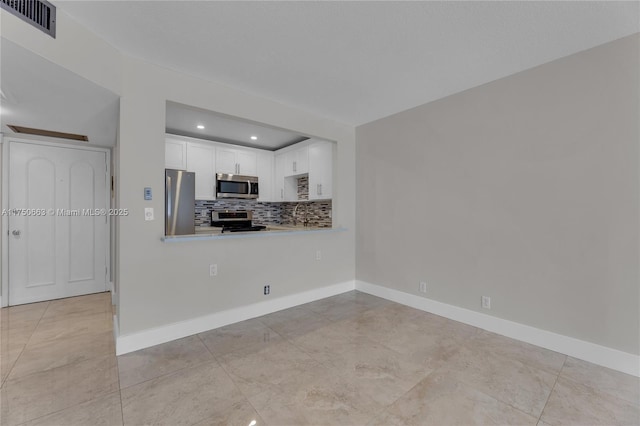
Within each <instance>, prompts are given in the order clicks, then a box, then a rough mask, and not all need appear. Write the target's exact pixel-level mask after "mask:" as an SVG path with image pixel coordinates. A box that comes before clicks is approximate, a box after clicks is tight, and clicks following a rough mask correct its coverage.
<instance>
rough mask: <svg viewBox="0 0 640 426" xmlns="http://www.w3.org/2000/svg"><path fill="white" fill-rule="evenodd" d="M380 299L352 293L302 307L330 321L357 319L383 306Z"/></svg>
mask: <svg viewBox="0 0 640 426" xmlns="http://www.w3.org/2000/svg"><path fill="white" fill-rule="evenodd" d="M383 305H384V302H381V301H380V299H379V298H377V297H375V296H368V295H364V294H363V293H357V292H350V293H346V294H341V295H338V296H333V297H328V298H326V299H321V300H317V301H315V302H311V303H307V304H304V305H302V306H301V307H303V308H305V309H308V310H310V311H313V312H315V313H317V314H320V315H322V316H323V317H325V318H326V319H328V320H330V321H341V320H344V319H349V318H355V317H356V316H358V315H359V314H361V313H363V312H366V311H368V310H371V309H375V308H378V307H380V306H383Z"/></svg>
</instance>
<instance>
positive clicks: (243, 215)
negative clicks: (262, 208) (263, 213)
mask: <svg viewBox="0 0 640 426" xmlns="http://www.w3.org/2000/svg"><path fill="white" fill-rule="evenodd" d="M252 220H253V212H252V211H251V210H240V211H235V212H230V211H226V210H225V211H212V212H211V226H216V227H219V228H222V230H221V231H220V232H221V233H225V232H251V231H262V230H264V229H266V228H267V227H266V226H264V225H253V224H252V223H251V221H252Z"/></svg>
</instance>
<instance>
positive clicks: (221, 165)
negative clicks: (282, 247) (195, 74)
mask: <svg viewBox="0 0 640 426" xmlns="http://www.w3.org/2000/svg"><path fill="white" fill-rule="evenodd" d="M335 156H336V143H335V142H333V141H328V140H323V139H319V138H314V137H309V136H306V135H300V134H297V133H295V132H292V131H289V130H284V129H279V128H274V127H269V126H266V125H263V124H257V123H254V122H249V121H246V120H243V119H240V118H235V117H229V116H225V115H221V114H217V113H215V112H212V111H207V110H203V109H199V108H195V107H191V106H186V105H182V104H178V103H175V102H167V109H166V137H165V208H164V216H165V236H166V237H179V236H220V235H225V234H237V233H250V232H263V233H264V232H290V231H312V230H324V229H331V228H332V225H333V222H332V196H333V188H334V180H333V172H334V170H333V169H334V167H333V165H334V163H335Z"/></svg>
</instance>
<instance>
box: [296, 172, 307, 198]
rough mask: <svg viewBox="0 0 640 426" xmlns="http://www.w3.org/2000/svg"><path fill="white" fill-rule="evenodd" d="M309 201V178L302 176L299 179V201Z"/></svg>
mask: <svg viewBox="0 0 640 426" xmlns="http://www.w3.org/2000/svg"><path fill="white" fill-rule="evenodd" d="M308 199H309V176H308V175H305V176H300V177H299V178H298V200H308Z"/></svg>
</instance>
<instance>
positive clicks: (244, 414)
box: [194, 399, 266, 426]
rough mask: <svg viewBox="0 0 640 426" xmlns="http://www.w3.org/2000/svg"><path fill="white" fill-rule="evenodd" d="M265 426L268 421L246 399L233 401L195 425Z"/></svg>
mask: <svg viewBox="0 0 640 426" xmlns="http://www.w3.org/2000/svg"><path fill="white" fill-rule="evenodd" d="M250 424H252V425H253V426H265V425H266V423H265V421H264V420H263V419H262V417H260V415H259V414H258V412H257V411H256V410H255V409H254V408H253V406H252V405H251V404H250V403H249V401H247V400H246V399H242V400H240V401H238V402H235V403H233V404H232V405H231V406H230V407H229V408H227V409H224V410H221V411H219V412H217V413H216V414H215V416H213V417H211V418H208V419H205V420H203V421H201V422H198V423H196V424H195V425H194V426H234V425H238V426H249V425H250Z"/></svg>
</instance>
